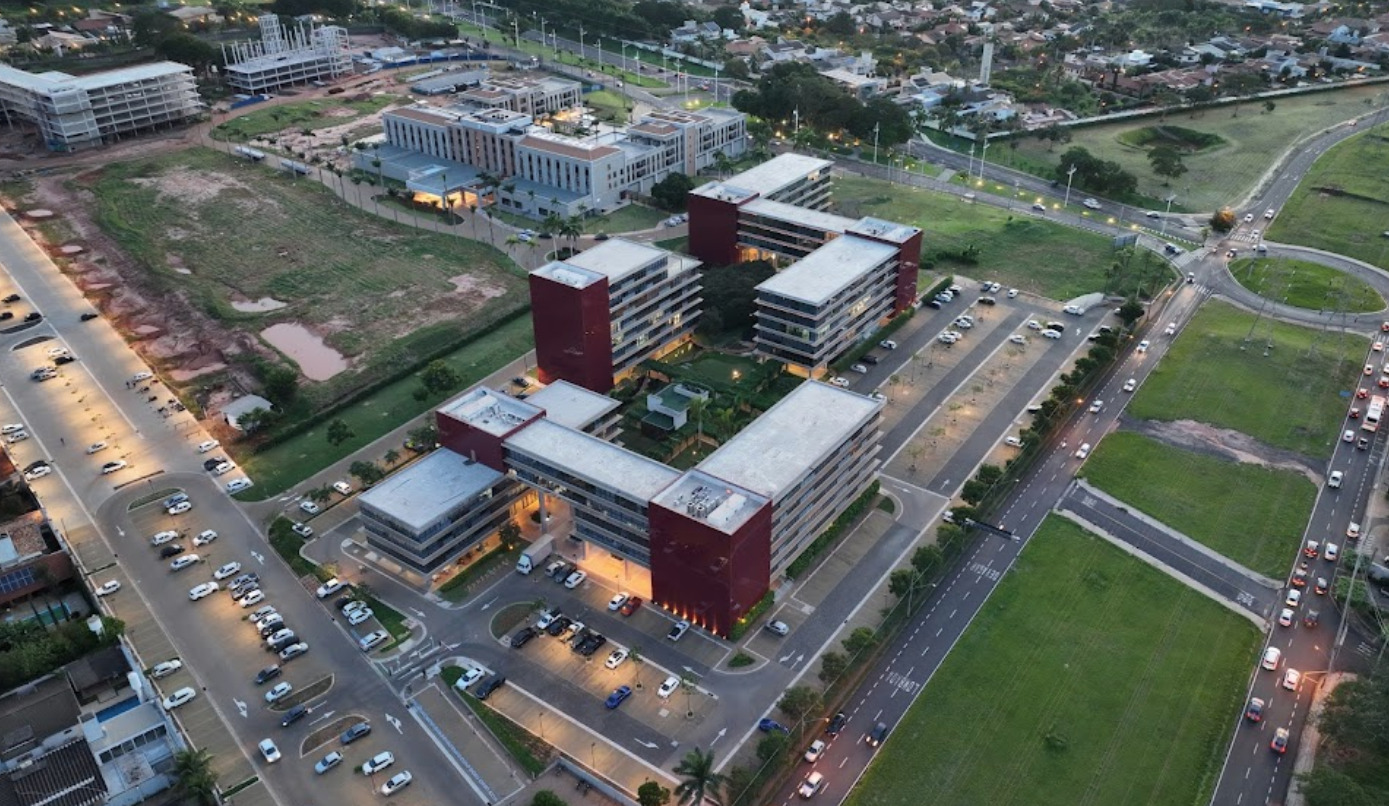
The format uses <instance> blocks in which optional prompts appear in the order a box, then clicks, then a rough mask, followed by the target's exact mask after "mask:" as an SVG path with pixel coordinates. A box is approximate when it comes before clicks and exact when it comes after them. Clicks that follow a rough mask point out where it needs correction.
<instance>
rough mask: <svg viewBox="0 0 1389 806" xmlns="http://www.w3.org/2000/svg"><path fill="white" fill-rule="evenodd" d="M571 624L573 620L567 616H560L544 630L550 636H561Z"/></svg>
mask: <svg viewBox="0 0 1389 806" xmlns="http://www.w3.org/2000/svg"><path fill="white" fill-rule="evenodd" d="M573 623H574V622H573V620H572V619H570V618H569V617H568V616H560V617H559V618H557V619H555V620H554V621H552V622H550V626H548V627H546V628H545V632H546V633H547V634H549V635H551V636H557V635H560V634H562V633H563V632H564V631H565V630H567V629H569V625H570V624H573Z"/></svg>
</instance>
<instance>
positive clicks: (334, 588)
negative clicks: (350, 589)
mask: <svg viewBox="0 0 1389 806" xmlns="http://www.w3.org/2000/svg"><path fill="white" fill-rule="evenodd" d="M345 587H347V585H346V583H344V582H343V581H342V580H340V579H338V578H337V577H333V578H332V579H330V580H328V581H327V582H324V583H323V584H322V585H319V586H318V590H317V591H315V594H316V595H317V596H318V598H320V599H327V598H328V597H329V596H332V595H333V594H335V593H337V592H338V591H340V590H342V589H343V588H345Z"/></svg>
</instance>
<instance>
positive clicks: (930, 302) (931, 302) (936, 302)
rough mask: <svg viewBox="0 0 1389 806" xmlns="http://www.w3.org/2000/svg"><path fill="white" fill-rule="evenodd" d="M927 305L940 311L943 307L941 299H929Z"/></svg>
mask: <svg viewBox="0 0 1389 806" xmlns="http://www.w3.org/2000/svg"><path fill="white" fill-rule="evenodd" d="M926 307H928V308H935V309H936V310H938V311H939V310H940V309H941V304H940V300H938V299H932V300H927V301H926Z"/></svg>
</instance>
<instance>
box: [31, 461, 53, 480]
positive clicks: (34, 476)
mask: <svg viewBox="0 0 1389 806" xmlns="http://www.w3.org/2000/svg"><path fill="white" fill-rule="evenodd" d="M52 472H53V466H52V465H39V466H37V467H34V468H31V469H29V470H26V471H24V480H25V481H37V480H38V479H41V478H43V477H44V476H47V475H48V474H50V473H52Z"/></svg>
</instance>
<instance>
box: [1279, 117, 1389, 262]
mask: <svg viewBox="0 0 1389 806" xmlns="http://www.w3.org/2000/svg"><path fill="white" fill-rule="evenodd" d="M1387 231H1389V125H1384V126H1378V127H1376V128H1374V129H1371V130H1369V131H1366V132H1364V133H1362V134H1359V135H1357V136H1355V137H1351V138H1349V139H1347V140H1344V141H1342V142H1341V143H1338V144H1337V145H1336V146H1335V147H1334V148H1332V149H1331V150H1330V151H1328V152H1326V153H1325V154H1323V155H1322V156H1321V157H1320V158H1319V159H1318V160H1317V161H1316V163H1315V164H1313V166H1312V169H1311V170H1310V171H1308V172H1307V176H1306V178H1304V179H1303V180H1302V184H1300V185H1299V186H1298V188H1297V191H1296V192H1294V193H1293V195H1292V198H1290V199H1288V203H1287V204H1285V205H1283V209H1282V210H1281V211H1280V212H1279V214H1278V217H1277V218H1276V219H1274V221H1273V226H1271V227H1270V228H1269V232H1268V238H1269V240H1272V241H1281V242H1284V243H1299V244H1305V245H1307V246H1315V247H1317V248H1319V249H1326V250H1328V251H1331V252H1337V253H1339V254H1342V255H1347V256H1349V257H1354V258H1359V259H1360V260H1363V261H1365V262H1367V263H1373V264H1374V265H1376V266H1379V267H1380V268H1382V269H1389V236H1386V235H1385V234H1384V233H1385V232H1387Z"/></svg>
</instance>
